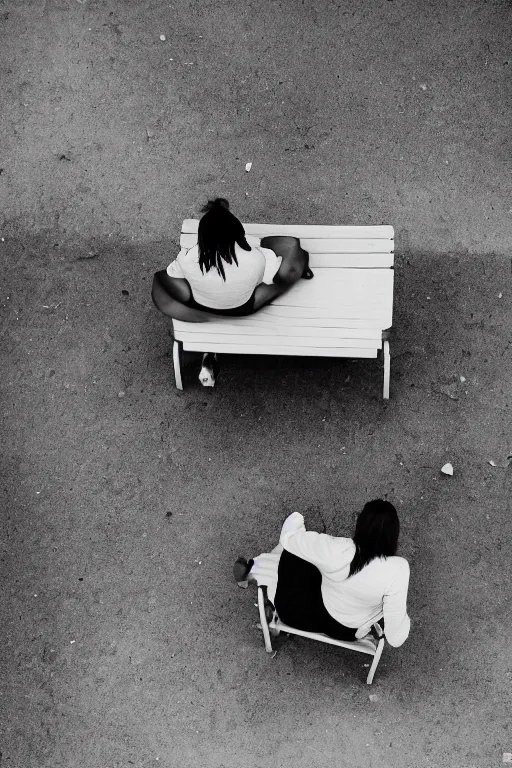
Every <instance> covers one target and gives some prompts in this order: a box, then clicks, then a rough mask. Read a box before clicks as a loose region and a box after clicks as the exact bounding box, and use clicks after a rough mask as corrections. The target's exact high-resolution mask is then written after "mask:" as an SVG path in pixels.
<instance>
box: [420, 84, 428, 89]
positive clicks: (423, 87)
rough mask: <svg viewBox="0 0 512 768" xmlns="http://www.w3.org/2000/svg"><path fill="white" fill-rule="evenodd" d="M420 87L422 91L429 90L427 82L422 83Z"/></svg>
mask: <svg viewBox="0 0 512 768" xmlns="http://www.w3.org/2000/svg"><path fill="white" fill-rule="evenodd" d="M420 88H421V90H422V91H426V90H427V86H426V85H425V83H421V85H420Z"/></svg>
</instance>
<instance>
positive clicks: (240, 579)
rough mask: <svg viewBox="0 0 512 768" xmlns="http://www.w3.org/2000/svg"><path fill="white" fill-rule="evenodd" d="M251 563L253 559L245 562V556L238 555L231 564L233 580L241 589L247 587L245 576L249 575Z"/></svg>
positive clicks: (252, 563)
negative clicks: (232, 564)
mask: <svg viewBox="0 0 512 768" xmlns="http://www.w3.org/2000/svg"><path fill="white" fill-rule="evenodd" d="M253 565H254V560H249V562H247V560H246V559H245V557H239V558H238V560H237V561H236V563H235V564H234V566H233V576H234V577H235V581H236V583H237V584H238V586H239V587H241V588H242V589H247V587H248V586H249V582H248V580H247V577H248V576H249V573H250V570H251V568H252V566H253Z"/></svg>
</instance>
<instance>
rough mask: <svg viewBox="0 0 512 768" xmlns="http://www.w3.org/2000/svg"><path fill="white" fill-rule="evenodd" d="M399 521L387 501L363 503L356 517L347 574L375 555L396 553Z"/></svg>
mask: <svg viewBox="0 0 512 768" xmlns="http://www.w3.org/2000/svg"><path fill="white" fill-rule="evenodd" d="M399 533H400V522H399V520H398V515H397V512H396V509H395V508H394V506H393V505H392V504H391V502H389V501H384V500H383V499H375V501H369V502H368V503H367V504H365V505H364V507H363V511H362V512H361V513H360V515H359V517H358V518H357V523H356V531H355V533H354V537H353V539H354V544H355V545H356V553H355V555H354V558H353V560H352V562H351V563H350V572H349V576H352V575H353V574H354V573H358V572H359V571H360V570H362V568H364V566H365V565H368V563H369V562H370V561H371V560H373V559H374V558H375V557H389V556H391V555H394V554H396V550H397V547H398V536H399Z"/></svg>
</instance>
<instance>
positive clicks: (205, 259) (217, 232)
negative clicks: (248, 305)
mask: <svg viewBox="0 0 512 768" xmlns="http://www.w3.org/2000/svg"><path fill="white" fill-rule="evenodd" d="M203 213H204V216H203V217H202V218H201V220H200V221H199V229H198V233H197V235H198V237H197V242H198V246H199V266H200V268H201V272H203V273H204V272H209V271H210V269H212V267H215V268H216V269H217V271H218V273H219V275H220V276H221V277H222V278H223V279H224V280H225V279H226V275H225V273H224V266H223V261H225V262H227V263H228V264H232V263H233V262H234V263H235V264H236V265H237V266H238V261H237V258H236V253H235V243H237V244H238V245H239V246H240V248H243V250H244V251H250V250H251V246H250V245H249V244H248V243H247V240H246V239H245V230H244V228H243V225H242V222H241V221H239V220H238V219H237V217H236V216H234V215H233V214H232V213H231V211H230V210H229V203H228V201H227V200H225V199H224V198H223V197H217V198H216V199H215V200H209V201H208V203H207V204H206V205H205V207H204V208H203Z"/></svg>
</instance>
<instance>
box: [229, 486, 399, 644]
mask: <svg viewBox="0 0 512 768" xmlns="http://www.w3.org/2000/svg"><path fill="white" fill-rule="evenodd" d="M399 532H400V523H399V521H398V515H397V512H396V509H395V507H394V506H393V505H392V504H390V502H388V501H383V500H382V499H377V500H375V501H369V502H368V503H367V504H365V506H364V508H363V511H362V512H361V513H360V514H359V517H358V519H357V523H356V529H355V533H354V536H353V538H352V539H349V538H342V537H336V536H328V535H327V534H325V533H315V532H314V531H306V528H305V526H304V518H303V516H302V515H301V514H299V513H298V512H294V513H293V514H291V515H290V516H289V517H288V518H287V519H286V520H285V522H284V525H283V528H282V530H281V537H280V542H279V545H278V547H276V548H275V549H274V550H273V552H271V553H268V554H263V555H260V556H259V557H256V558H255V559H254V560H251V561H249V563H247V561H245V560H244V559H243V558H239V559H238V560H237V562H236V563H235V566H234V569H233V572H234V576H235V579H236V580H237V582H238V583H239V585H240V586H246V582H247V581H255V582H256V583H257V584H258V585H260V586H263V585H265V586H266V587H267V595H268V598H269V600H270V601H271V603H272V604H273V605H274V606H275V609H276V611H277V614H278V616H279V618H280V619H281V621H282V622H284V623H285V624H288V625H289V626H291V627H295V628H296V629H302V630H304V631H306V632H321V633H323V634H326V635H329V636H330V637H333V638H335V639H337V640H356V639H360V638H362V637H364V636H365V635H367V634H368V633H369V632H370V630H371V627H372V626H373V624H375V623H376V622H378V621H380V620H381V619H382V618H383V619H384V633H385V636H386V640H387V641H388V643H389V644H390V645H392V646H394V647H395V648H398V647H399V646H400V645H402V644H403V643H404V642H405V641H406V639H407V637H408V635H409V630H410V624H411V623H410V619H409V616H408V615H407V589H408V585H409V563H408V562H407V560H405V559H404V558H403V557H396V555H395V553H396V550H397V546H398V535H399Z"/></svg>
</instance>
